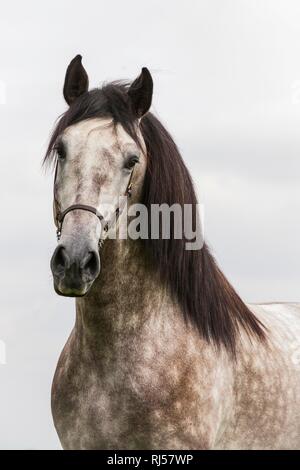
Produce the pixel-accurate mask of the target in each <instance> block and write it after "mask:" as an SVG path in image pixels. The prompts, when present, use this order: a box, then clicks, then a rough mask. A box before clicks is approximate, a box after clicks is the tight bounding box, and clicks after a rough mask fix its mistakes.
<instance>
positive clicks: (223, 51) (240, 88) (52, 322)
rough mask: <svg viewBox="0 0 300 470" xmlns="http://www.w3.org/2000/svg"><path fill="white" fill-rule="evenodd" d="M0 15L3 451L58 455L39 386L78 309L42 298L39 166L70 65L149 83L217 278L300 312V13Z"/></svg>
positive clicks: (285, 0) (53, 5) (227, 1)
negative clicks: (190, 181) (200, 206)
mask: <svg viewBox="0 0 300 470" xmlns="http://www.w3.org/2000/svg"><path fill="white" fill-rule="evenodd" d="M0 13H1V14H0V47H1V55H0V58H1V60H0V103H1V104H0V119H1V126H0V138H1V158H0V168H1V184H0V188H1V189H0V191H1V197H0V204H1V213H0V214H1V215H0V216H1V243H0V254H1V272H0V275H1V278H0V280H1V286H2V288H1V307H0V340H2V341H4V342H5V344H6V353H7V364H6V365H1V364H0V448H2V449H5V448H6V449H8V448H9V449H12V448H26V449H39V448H49V449H50V448H60V444H59V441H58V438H57V436H56V433H55V430H54V427H53V424H52V417H51V412H50V387H51V381H52V377H53V373H54V369H55V366H56V362H57V358H58V355H59V353H60V351H61V349H62V347H63V345H64V343H65V341H66V338H67V336H68V334H69V332H70V330H71V327H72V325H73V322H74V312H75V309H74V301H73V300H71V299H64V298H61V297H58V296H57V295H56V294H55V293H54V291H53V288H52V279H51V273H50V268H49V261H50V257H51V254H52V251H53V249H54V247H55V244H56V240H55V229H54V226H53V222H52V176H51V174H45V173H44V172H43V171H42V170H41V160H42V156H43V152H44V150H45V146H46V142H47V139H48V136H49V133H50V130H51V128H52V125H53V122H54V120H55V119H56V118H57V116H58V115H59V114H60V113H62V112H63V111H64V110H65V104H64V101H63V98H62V85H63V79H64V74H65V69H66V66H67V65H68V63H69V61H70V60H71V59H72V58H73V57H74V56H75V55H76V54H78V53H81V54H82V55H83V63H84V66H85V68H86V69H87V71H88V73H89V76H90V83H91V86H97V85H98V84H101V82H102V81H103V80H111V79H119V78H134V77H135V76H136V75H138V73H139V71H140V68H141V67H142V66H147V67H148V68H149V69H150V70H151V72H152V74H153V77H154V87H155V88H154V102H153V110H154V111H155V112H156V113H157V115H158V116H159V117H160V118H161V119H162V121H163V122H164V123H165V124H166V125H167V127H168V128H169V130H170V131H171V133H172V134H173V136H174V138H175V140H176V142H177V143H178V145H179V147H180V149H181V151H182V154H183V157H184V159H185V161H186V163H187V166H188V167H189V169H190V171H191V174H192V176H193V178H194V181H195V182H196V185H197V190H198V193H199V194H200V196H201V201H202V202H203V203H204V205H205V235H206V239H207V241H208V242H209V244H210V245H211V247H212V248H213V251H214V253H215V255H216V257H217V259H218V261H219V264H220V265H221V267H222V269H223V271H224V272H225V274H226V275H227V276H228V277H229V279H230V280H231V281H232V283H233V284H234V286H235V287H236V288H237V290H238V292H239V293H240V294H241V295H242V297H243V298H244V299H245V300H246V301H251V302H259V301H275V300H284V301H300V291H299V261H300V249H299V242H298V241H299V236H300V220H299V214H300V187H299V177H300V160H299V158H300V2H299V1H297V0H294V1H291V0H268V1H267V0H257V1H256V0H203V1H201V0H189V1H185V2H184V1H183V0H180V1H175V0H164V1H161V0H159V1H156V0H154V1H153V0H152V1H150V2H149V1H145V0H127V1H126V2H121V1H118V2H116V1H115V2H109V1H107V0H106V1H103V0H95V1H92V0H85V1H84V2H82V1H80V2H79V1H74V0H51V1H50V0H49V1H48V2H45V1H43V2H41V1H33V0H26V2H23V1H13V0H9V1H7V0H6V1H5V0H4V1H2V2H1V11H0Z"/></svg>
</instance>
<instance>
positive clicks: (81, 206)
mask: <svg viewBox="0 0 300 470" xmlns="http://www.w3.org/2000/svg"><path fill="white" fill-rule="evenodd" d="M132 175H133V170H132V172H131V175H130V178H129V181H128V185H127V188H126V191H125V193H124V196H127V197H131V194H132ZM55 176H56V174H55ZM54 201H55V203H56V200H55V199H54ZM124 205H125V204H124ZM123 209H124V207H123V206H122V207H121V208H120V207H117V209H116V210H115V218H114V220H112V221H111V222H106V221H105V219H104V217H103V215H102V214H100V212H98V210H97V209H96V208H95V207H93V206H89V205H86V204H73V205H72V206H69V207H67V209H65V210H64V211H62V212H57V214H56V225H57V230H56V236H57V241H59V240H60V237H61V231H62V226H63V221H64V218H65V216H66V215H67V214H68V213H69V212H72V211H75V210H82V211H87V212H91V213H92V214H94V215H95V216H96V217H98V219H99V221H100V223H101V225H102V228H103V230H104V231H105V232H108V230H109V229H110V228H111V227H112V225H113V223H116V222H117V220H118V218H119V216H120V214H121V212H122V211H123ZM103 242H104V240H103V239H101V238H100V240H99V248H101V247H102V244H103Z"/></svg>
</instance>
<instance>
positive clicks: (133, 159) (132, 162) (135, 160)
mask: <svg viewBox="0 0 300 470" xmlns="http://www.w3.org/2000/svg"><path fill="white" fill-rule="evenodd" d="M136 163H139V157H138V156H137V155H133V156H132V157H130V158H129V159H128V160H127V162H126V163H125V168H127V169H128V170H132V168H133V167H134V165H135V164H136Z"/></svg>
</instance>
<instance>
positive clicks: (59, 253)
mask: <svg viewBox="0 0 300 470" xmlns="http://www.w3.org/2000/svg"><path fill="white" fill-rule="evenodd" d="M69 265H70V260H69V257H68V255H67V252H66V250H65V248H64V247H63V246H61V245H60V246H58V247H57V248H56V250H55V252H54V253H53V256H52V259H51V269H52V272H53V274H56V275H57V274H63V273H64V272H65V270H66V268H67V267H68V266H69Z"/></svg>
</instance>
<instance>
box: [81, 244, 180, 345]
mask: <svg viewBox="0 0 300 470" xmlns="http://www.w3.org/2000/svg"><path fill="white" fill-rule="evenodd" d="M101 266H102V268H101V273H100V275H99V277H98V279H97V280H96V281H95V283H94V285H93V286H92V288H91V291H90V292H89V293H88V294H87V295H86V296H85V297H83V298H81V299H77V302H76V325H75V331H76V333H77V335H79V336H80V337H81V338H84V339H85V340H87V341H93V342H94V341H95V340H99V341H101V348H102V349H103V347H104V345H105V343H107V344H109V345H110V346H111V345H112V344H113V343H114V342H115V340H117V339H120V338H121V337H124V338H125V337H130V336H131V337H132V336H134V335H136V334H138V332H139V331H140V330H141V327H142V326H143V325H145V323H148V324H150V323H151V322H152V324H153V321H152V320H153V319H154V318H155V317H156V316H157V317H158V316H160V317H161V315H159V311H161V309H160V306H161V304H162V303H164V304H168V306H172V305H173V304H172V301H171V299H170V296H169V294H168V292H167V290H166V289H165V288H164V286H163V285H162V283H161V281H160V279H159V276H158V273H157V272H156V270H155V268H154V266H153V264H152V262H151V260H150V259H149V258H148V257H147V256H146V254H145V249H144V247H143V245H142V242H141V241H140V240H136V241H133V240H106V242H105V243H104V246H103V249H102V252H101ZM168 312H170V314H172V313H173V308H172V307H171V308H170V309H168V308H167V309H164V316H163V318H164V321H168V320H167V318H168ZM161 321H162V318H155V322H156V325H158V323H160V322H161ZM155 322H154V323H155Z"/></svg>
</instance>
